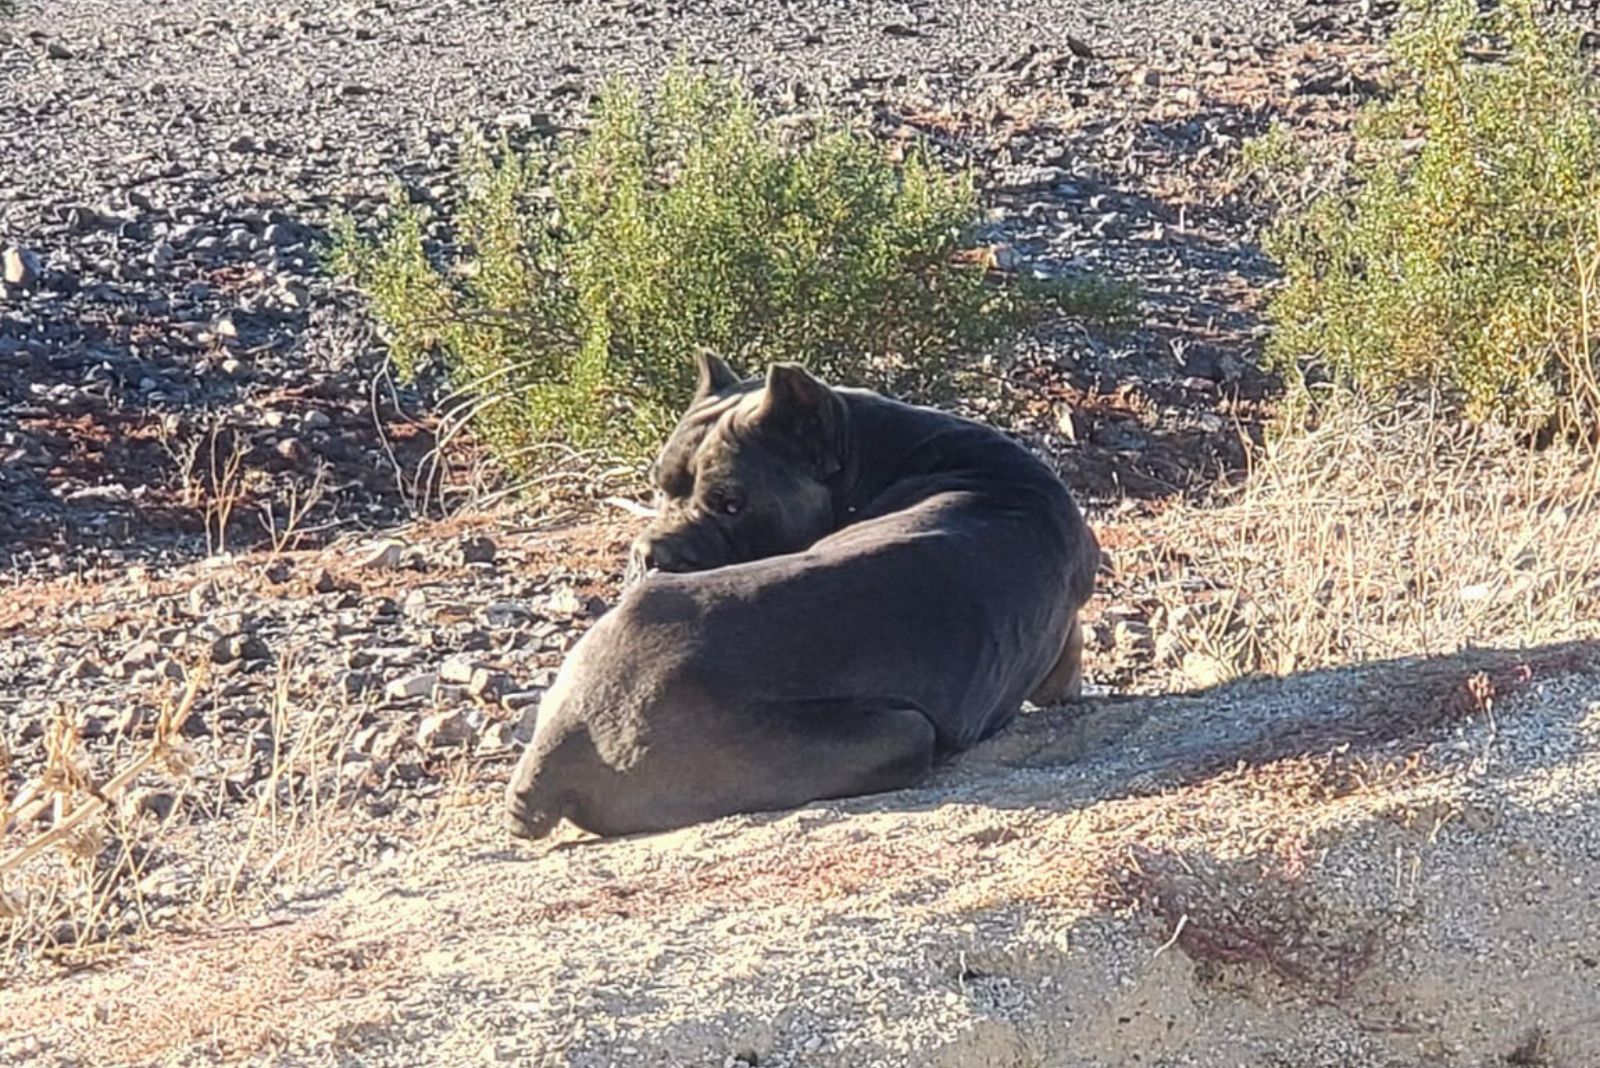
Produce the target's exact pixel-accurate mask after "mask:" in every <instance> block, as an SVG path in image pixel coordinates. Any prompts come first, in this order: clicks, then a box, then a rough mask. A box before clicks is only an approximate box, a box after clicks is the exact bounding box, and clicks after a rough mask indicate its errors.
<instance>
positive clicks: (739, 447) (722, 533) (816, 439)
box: [630, 353, 849, 577]
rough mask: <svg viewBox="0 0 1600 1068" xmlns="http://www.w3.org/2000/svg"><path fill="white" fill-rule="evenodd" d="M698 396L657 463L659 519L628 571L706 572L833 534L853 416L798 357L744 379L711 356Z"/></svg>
mask: <svg viewBox="0 0 1600 1068" xmlns="http://www.w3.org/2000/svg"><path fill="white" fill-rule="evenodd" d="M698 360H699V385H698V386H697V388H696V390H695V396H694V400H693V402H691V403H690V405H689V409H688V411H687V412H685V413H684V416H683V418H682V419H681V420H680V421H679V423H678V426H677V427H676V429H674V430H673V432H672V435H671V436H670V437H669V438H668V439H667V443H666V445H665V446H664V447H663V448H662V450H661V455H660V456H659V457H658V458H657V459H656V462H655V464H654V466H653V467H652V469H651V478H652V481H654V483H655V487H656V509H657V512H656V519H655V521H654V522H652V523H651V524H650V527H649V528H648V529H647V530H646V531H645V532H644V533H643V534H642V535H640V537H639V538H638V540H636V541H635V542H634V545H633V553H632V560H631V562H630V563H631V566H630V572H631V574H632V575H633V576H634V577H638V576H639V575H642V574H644V573H646V572H648V571H650V570H661V571H704V570H706V569H709V568H713V567H721V566H723V565H725V564H734V563H740V562H742V561H746V560H757V559H762V558H764V557H768V556H776V555H778V554H780V553H789V552H797V551H799V550H801V549H804V548H806V547H807V546H808V545H810V544H811V543H812V542H814V541H816V540H817V539H818V538H820V537H822V536H823V535H825V534H828V533H829V532H831V531H832V530H833V529H834V527H835V525H836V520H835V499H836V493H837V490H838V488H839V484H840V482H841V480H842V475H843V473H844V471H845V467H846V459H847V456H846V453H847V449H848V445H847V441H848V429H849V428H848V415H847V412H846V409H845V405H844V401H843V400H841V399H840V397H839V395H838V394H836V393H835V392H834V391H833V390H831V389H829V388H828V387H827V386H826V385H824V384H823V383H821V382H819V381H817V380H816V379H815V378H813V377H811V375H809V374H808V373H806V371H805V370H804V369H803V368H801V367H799V366H798V365H795V364H773V365H772V366H771V367H769V368H768V369H767V376H766V379H765V381H762V380H760V379H749V380H745V379H741V378H740V377H739V376H738V375H737V374H735V373H734V371H733V370H732V369H731V368H730V367H729V366H728V365H727V364H726V363H724V362H723V361H722V360H720V359H718V358H717V357H715V356H712V355H710V354H708V353H704V354H701V355H700V356H699V358H698Z"/></svg>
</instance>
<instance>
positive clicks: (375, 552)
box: [360, 540, 406, 571]
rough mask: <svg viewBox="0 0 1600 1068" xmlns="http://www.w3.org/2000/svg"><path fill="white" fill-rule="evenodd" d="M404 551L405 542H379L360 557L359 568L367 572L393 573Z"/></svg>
mask: <svg viewBox="0 0 1600 1068" xmlns="http://www.w3.org/2000/svg"><path fill="white" fill-rule="evenodd" d="M405 551H406V545H405V542H402V541H394V540H389V541H380V542H378V543H377V544H376V545H373V546H371V547H370V548H368V549H367V551H366V552H365V553H364V554H363V555H362V557H361V563H360V566H361V567H362V568H364V569H366V570H368V571H393V570H395V569H396V568H398V567H399V566H400V561H401V558H402V557H403V556H404V554H405Z"/></svg>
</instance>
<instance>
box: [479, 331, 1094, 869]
mask: <svg viewBox="0 0 1600 1068" xmlns="http://www.w3.org/2000/svg"><path fill="white" fill-rule="evenodd" d="M652 479H653V481H654V482H655V485H656V487H657V508H658V511H657V518H656V519H655V520H654V521H653V522H652V524H651V525H650V526H649V528H648V529H647V530H646V531H645V532H644V533H643V534H641V535H640V537H639V538H638V539H637V540H636V541H635V543H634V545H633V546H632V550H631V565H630V571H632V572H633V573H635V574H637V575H639V576H641V577H638V578H637V579H636V580H634V581H632V582H631V583H630V584H629V585H628V586H627V587H626V589H625V591H624V593H623V595H622V596H621V598H620V599H619V600H618V602H617V604H616V606H615V607H614V608H612V609H611V610H610V611H609V612H608V613H606V614H605V615H604V616H602V617H601V618H600V619H599V620H598V621H597V622H596V623H595V625H594V626H593V627H592V628H591V629H590V630H589V632H588V633H587V634H585V635H584V636H583V638H582V639H581V640H580V641H579V642H578V643H577V644H576V645H575V646H574V647H573V649H572V651H571V653H570V654H569V656H568V658H567V660H566V662H565V663H564V664H563V665H562V667H561V670H560V672H559V673H558V674H557V677H556V680H555V682H554V684H553V685H552V686H551V688H550V690H549V692H548V693H547V694H546V695H545V698H544V700H543V702H542V704H541V707H540V710H539V714H538V719H537V723H536V726H535V729H534V732H533V736H532V738H531V739H530V741H529V742H528V744H527V747H526V749H525V750H524V751H523V753H522V756H521V758H520V760H519V762H518V764H517V766H516V769H515V770H514V772H513V774H512V777H511V781H510V783H509V784H508V786H507V794H506V802H507V825H508V827H509V829H510V830H511V831H512V832H513V833H514V834H516V835H519V836H521V837H525V838H539V837H542V836H544V835H546V834H548V833H549V832H550V830H551V829H552V828H553V827H554V826H555V825H556V824H557V823H558V822H559V821H560V820H561V819H563V818H565V819H567V820H569V821H571V822H572V823H574V824H576V825H577V826H578V827H580V828H582V829H584V830H587V831H590V832H593V833H594V834H597V835H601V836H619V835H627V834H634V833H639V832H655V831H665V830H670V829H674V828H679V827H683V826H687V825H690V824H694V823H699V822H703V821H706V820H711V819H715V818H718V817H721V816H727V815H732V814H734V813H742V812H760V811H771V810H780V809H789V808H795V807H798V806H801V805H804V804H807V803H809V802H812V801H817V800H821V799H825V798H838V797H847V796H854V795H862V794H873V793H880V792H883V791H888V790H895V789H900V788H903V787H907V786H911V785H913V784H915V783H917V782H918V781H920V780H922V779H923V778H924V777H926V776H927V775H928V774H929V773H930V771H931V770H932V769H933V767H934V766H935V763H936V762H937V761H938V760H940V759H941V758H942V757H944V756H946V755H948V754H953V753H958V752H960V751H961V750H964V749H966V748H968V747H970V746H972V745H974V744H976V743H977V742H980V741H982V740H983V739H985V738H987V737H989V736H990V735H992V734H994V733H995V732H996V731H998V730H1000V729H1001V728H1003V727H1005V726H1006V724H1007V723H1009V722H1010V721H1011V720H1012V718H1013V717H1014V716H1015V715H1016V714H1017V712H1018V711H1019V710H1020V707H1021V705H1022V703H1023V701H1024V700H1025V699H1027V700H1031V701H1033V702H1034V703H1036V704H1051V703H1056V702H1059V701H1062V700H1065V699H1069V698H1073V697H1076V696H1078V695H1079V693H1080V691H1081V687H1082V655H1083V633H1082V628H1081V626H1080V624H1079V621H1078V613H1079V609H1080V608H1082V606H1083V605H1084V603H1085V602H1086V601H1087V600H1088V599H1089V597H1090V595H1091V593H1092V591H1093V588H1094V576H1095V572H1096V570H1097V569H1098V566H1099V560H1100V550H1099V546H1098V543H1097V542H1096V540H1095V537H1094V534H1093V533H1092V532H1091V531H1090V529H1089V527H1088V525H1087V524H1086V522H1085V521H1084V518H1083V515H1082V513H1081V512H1080V511H1079V509H1078V506H1077V505H1076V503H1075V502H1074V501H1073V498H1072V496H1071V494H1070V493H1069V492H1068V490H1067V488H1066V486H1065V485H1063V484H1062V482H1061V480H1060V479H1059V478H1057V477H1056V475H1055V473H1054V472H1052V471H1051V470H1050V468H1049V467H1047V466H1046V465H1045V464H1044V463H1043V462H1042V461H1040V460H1039V459H1038V458H1037V457H1035V456H1034V455H1033V454H1032V453H1030V452H1029V451H1028V450H1027V449H1026V448H1024V447H1023V446H1022V445H1020V444H1018V443H1017V442H1015V441H1013V440H1012V439H1010V438H1008V437H1007V436H1005V435H1004V434H1001V433H1000V432H998V431H996V430H994V429H992V428H990V427H987V426H985V425H983V424H981V423H978V422H974V421H971V420H967V419H963V418H959V417H957V416H955V415H951V414H948V413H945V412H942V411H937V410H934V409H931V408H924V407H917V406H913V405H911V404H906V403H902V402H899V401H896V400H893V399H890V398H887V397H884V396H881V395H879V394H876V393H873V392H870V391H867V390H861V389H851V388H833V387H830V386H828V385H826V384H825V383H823V382H821V381H819V380H818V379H816V378H815V377H813V376H812V375H811V374H809V373H808V372H807V371H806V370H804V369H803V368H801V367H800V366H798V365H794V364H773V365H772V366H770V367H769V368H768V370H767V373H766V375H765V377H764V379H763V378H759V377H757V378H752V379H749V380H746V379H743V378H741V377H740V376H739V375H737V374H736V373H734V371H733V370H732V369H731V368H729V366H728V365H727V364H726V363H724V362H723V361H722V360H720V359H718V358H716V357H714V356H710V355H702V356H701V357H699V358H698V385H697V388H696V390H695V395H694V399H693V401H692V403H691V404H690V406H689V408H688V410H687V412H686V413H685V414H684V416H683V418H682V420H681V421H680V422H679V424H678V426H677V427H676V428H675V429H674V431H673V432H672V434H671V435H670V437H669V438H668V440H667V442H666V444H665V446H664V447H663V449H662V451H661V453H660V455H659V457H658V458H657V461H656V463H655V464H654V465H653V467H652Z"/></svg>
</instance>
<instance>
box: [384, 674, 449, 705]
mask: <svg viewBox="0 0 1600 1068" xmlns="http://www.w3.org/2000/svg"><path fill="white" fill-rule="evenodd" d="M438 683H439V675H438V672H434V671H419V672H417V673H415V674H413V675H406V676H404V677H403V678H398V679H391V680H390V681H389V684H388V685H387V686H385V687H384V688H383V692H384V695H385V696H386V697H388V698H389V699H391V700H395V701H404V700H405V699H406V698H408V697H426V696H428V695H429V694H431V693H433V688H434V687H435V686H437V685H438Z"/></svg>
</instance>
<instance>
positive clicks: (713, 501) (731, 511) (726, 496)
mask: <svg viewBox="0 0 1600 1068" xmlns="http://www.w3.org/2000/svg"><path fill="white" fill-rule="evenodd" d="M705 507H706V511H708V512H717V513H719V514H721V515H738V514H739V510H740V509H742V508H743V507H744V501H743V500H741V499H740V498H739V497H738V496H737V495H735V494H732V493H724V492H723V491H722V490H710V491H708V492H707V493H706V504H705Z"/></svg>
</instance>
